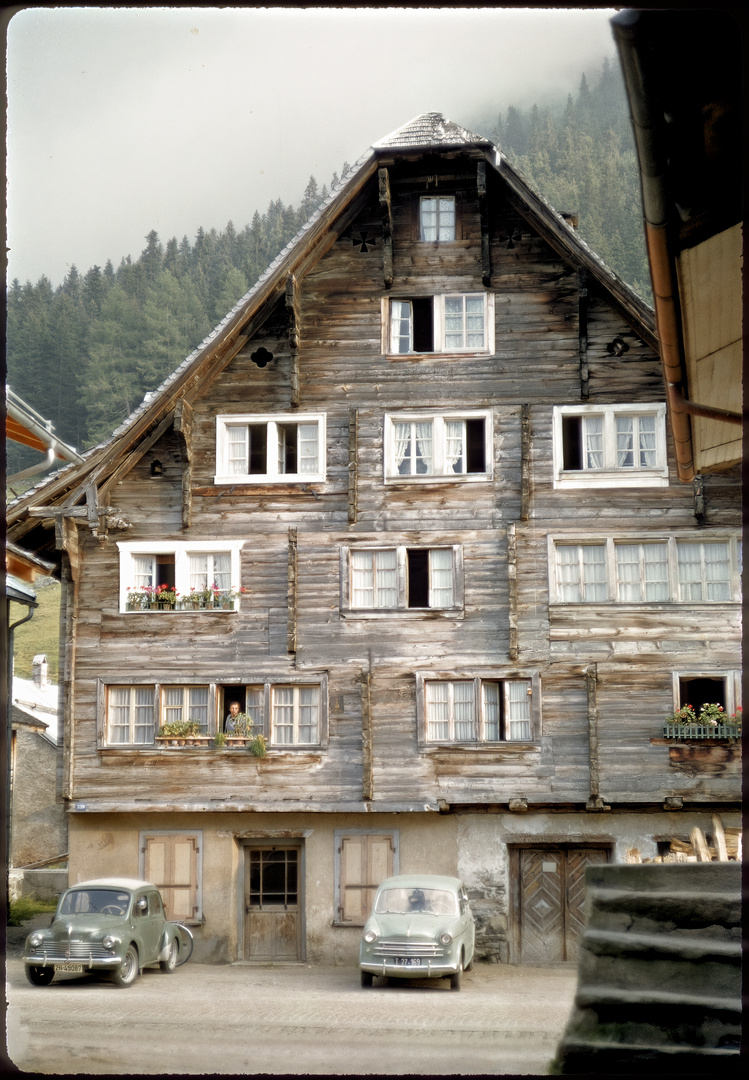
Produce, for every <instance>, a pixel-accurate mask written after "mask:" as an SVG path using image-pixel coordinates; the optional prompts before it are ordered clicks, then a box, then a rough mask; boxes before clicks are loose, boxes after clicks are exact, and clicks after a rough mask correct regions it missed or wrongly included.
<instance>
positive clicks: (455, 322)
mask: <svg viewBox="0 0 749 1080" xmlns="http://www.w3.org/2000/svg"><path fill="white" fill-rule="evenodd" d="M382 349H383V352H384V353H387V354H389V355H395V356H397V355H410V354H418V353H476V352H478V353H491V352H493V351H494V296H493V295H492V294H491V293H452V294H447V295H443V296H408V297H402V298H400V297H399V298H386V299H384V300H383V344H382Z"/></svg>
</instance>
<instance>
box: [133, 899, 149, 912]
mask: <svg viewBox="0 0 749 1080" xmlns="http://www.w3.org/2000/svg"><path fill="white" fill-rule="evenodd" d="M135 906H136V907H137V909H138V911H146V910H147V909H148V901H147V900H146V898H145V896H141V898H140V900H138V901H137V903H136V905H135Z"/></svg>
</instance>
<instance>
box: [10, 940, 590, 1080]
mask: <svg viewBox="0 0 749 1080" xmlns="http://www.w3.org/2000/svg"><path fill="white" fill-rule="evenodd" d="M7 977H8V987H7V1000H8V1014H7V1040H8V1054H9V1057H10V1060H11V1061H12V1062H13V1063H14V1064H15V1065H16V1067H17V1068H18V1069H20V1070H21V1071H22V1072H30V1073H42V1074H44V1073H57V1074H62V1075H64V1074H66V1073H67V1074H70V1073H72V1074H77V1073H94V1074H104V1073H108V1074H115V1075H122V1074H131V1073H132V1074H145V1075H148V1074H158V1073H176V1074H202V1073H207V1074H212V1073H219V1074H232V1073H239V1074H244V1075H247V1074H253V1073H275V1074H300V1073H301V1074H303V1073H313V1074H319V1075H328V1076H335V1075H355V1076H361V1075H366V1074H370V1073H371V1074H395V1075H401V1074H407V1073H411V1074H420V1075H426V1076H440V1075H448V1074H456V1073H460V1074H468V1073H473V1074H494V1075H503V1074H508V1073H509V1074H525V1075H528V1074H530V1075H545V1074H546V1073H547V1072H548V1066H549V1062H550V1060H551V1059H552V1058H553V1056H554V1053H555V1051H556V1048H557V1044H558V1042H559V1039H560V1037H561V1035H562V1032H563V1030H564V1027H565V1025H566V1023H567V1019H568V1017H569V1014H570V1010H571V1007H572V1000H573V997H574V993H575V986H576V981H577V969H576V967H575V966H573V965H569V966H565V967H550V968H530V967H524V968H523V967H509V966H506V965H501V964H482V963H477V964H476V966H475V968H474V970H473V971H471V972H468V973H467V974H465V975H464V976H463V988H462V990H460V991H459V992H457V993H456V992H453V991H451V990H450V984H449V982H448V981H447V980H441V979H440V980H433V981H430V980H424V981H419V982H416V981H414V982H407V981H405V980H404V981H402V982H401V981H397V980H392V981H390V982H387V983H386V982H385V981H383V980H381V979H376V980H375V985H374V987H373V988H372V989H367V990H364V989H362V988H361V987H360V985H359V972H358V968H357V967H356V966H353V967H351V968H348V967H319V966H317V965H314V966H313V965H309V964H300V965H289V966H275V967H255V966H249V965H244V964H234V965H228V966H214V965H207V964H192V963H188V964H186V965H185V966H184V967H181V968H178V969H177V971H176V972H175V973H174V974H173V975H163V974H161V972H160V971H159V970H158V969H155V970H154V969H148V970H146V971H145V972H144V973H143V975H142V976H141V978H140V979H138V981H137V982H136V983H135V984H134V985H133V986H132V987H131V988H129V989H127V990H120V989H118V988H117V987H115V986H114V985H113V984H111V983H109V982H107V981H105V980H104V979H102V978H100V977H90V976H89V977H84V978H81V977H74V976H64V977H63V978H64V981H62V982H61V981H60V980H59V979H56V980H55V982H54V983H52V985H51V986H49V987H32V986H30V985H29V983H27V981H26V977H25V975H24V971H23V961H22V960H21V959H20V957H19V956H18V955H15V956H9V957H8V968H7Z"/></svg>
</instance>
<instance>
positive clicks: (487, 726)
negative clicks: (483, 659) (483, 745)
mask: <svg viewBox="0 0 749 1080" xmlns="http://www.w3.org/2000/svg"><path fill="white" fill-rule="evenodd" d="M482 691H483V696H484V741H485V742H497V741H498V740H499V683H496V682H485V683H482Z"/></svg>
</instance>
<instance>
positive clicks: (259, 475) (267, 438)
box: [214, 413, 325, 484]
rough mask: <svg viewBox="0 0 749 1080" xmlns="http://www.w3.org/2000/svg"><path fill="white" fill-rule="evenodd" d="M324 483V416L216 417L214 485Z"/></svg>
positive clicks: (249, 415)
mask: <svg viewBox="0 0 749 1080" xmlns="http://www.w3.org/2000/svg"><path fill="white" fill-rule="evenodd" d="M324 479H325V414H324V413H290V414H288V415H282V414H272V415H271V414H268V415H259V414H248V415H242V416H217V417H216V475H215V477H214V483H216V484H237V483H246V484H291V483H307V484H308V483H317V482H321V481H323V480H324Z"/></svg>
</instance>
